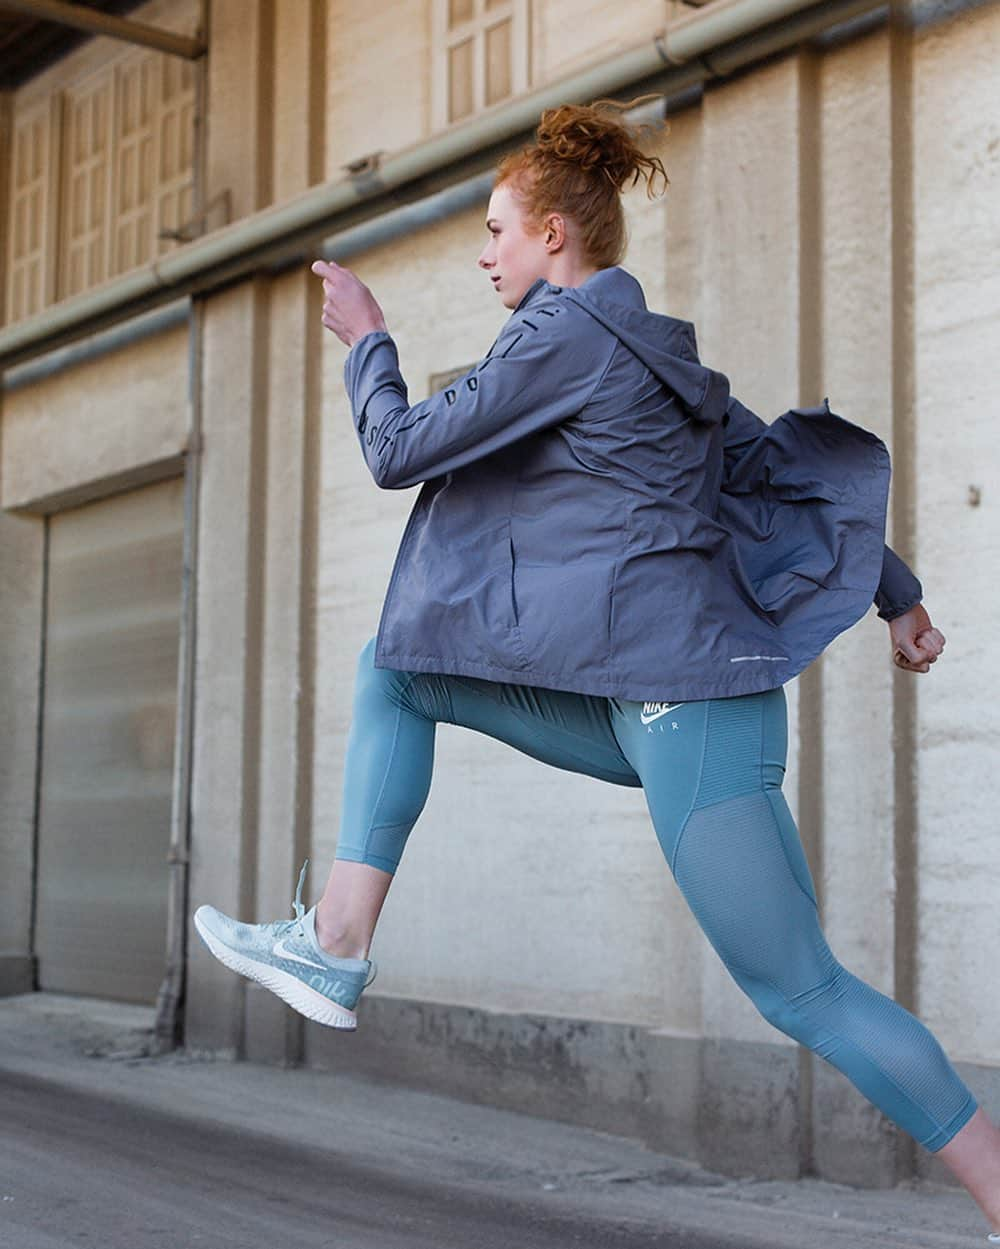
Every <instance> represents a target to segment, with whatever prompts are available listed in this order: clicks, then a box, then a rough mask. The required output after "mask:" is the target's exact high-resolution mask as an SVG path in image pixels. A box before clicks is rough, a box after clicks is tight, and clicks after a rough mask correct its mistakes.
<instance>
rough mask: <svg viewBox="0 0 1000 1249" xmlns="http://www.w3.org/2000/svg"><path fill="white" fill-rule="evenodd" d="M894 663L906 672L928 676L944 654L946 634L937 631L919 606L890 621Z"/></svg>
mask: <svg viewBox="0 0 1000 1249" xmlns="http://www.w3.org/2000/svg"><path fill="white" fill-rule="evenodd" d="M889 636H890V638H891V639H892V647H893V651H892V662H893V663H894V664H895V665H896V667H897V668H903V669H905V670H906V671H907V672H929V671H930V667H931V664H932V663H936V662H937V657H938V655H940V654H941V652H942V651H943V650H944V634H943V633H942V632H941V630H940V629H935V628H934V626H933V625H932V624H931V618H930V616H928V615H927V612H926V611H925V610H924V609H923V607H921V605H920V604H919V603H918V604H917V605H916V607H911V608H910V610H909V611H907V612H903V614H902V616H897V617H896V619H895V620H890V621H889Z"/></svg>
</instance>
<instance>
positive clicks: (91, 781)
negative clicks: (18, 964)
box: [35, 479, 183, 1003]
mask: <svg viewBox="0 0 1000 1249" xmlns="http://www.w3.org/2000/svg"><path fill="white" fill-rule="evenodd" d="M49 526H50V528H49V557H48V594H47V610H46V617H47V618H46V625H45V627H46V647H45V673H44V698H43V721H42V754H41V793H40V804H39V828H38V886H37V911H36V925H35V949H36V953H37V955H38V968H39V984H40V987H41V988H43V989H55V990H62V991H65V992H70V993H82V994H93V995H95V996H99V997H107V998H117V999H119V1000H122V1001H129V1002H145V1003H152V1002H154V1001H155V998H156V994H157V990H158V988H159V985H160V982H161V980H162V978H163V972H164V962H165V954H166V922H167V881H168V867H167V852H168V848H169V844H170V815H171V810H170V806H171V793H172V781H173V763H174V725H175V720H176V704H177V652H178V641H179V629H180V605H181V560H182V538H183V481H182V480H181V479H177V480H173V481H168V482H163V483H161V484H159V485H155V486H147V487H144V488H142V489H140V490H134V491H131V492H129V493H127V494H122V495H118V496H116V497H114V498H110V499H105V500H101V501H100V502H97V503H91V504H88V505H87V506H85V507H80V508H76V509H74V510H72V511H68V512H64V513H61V514H59V515H57V516H54V517H52V519H51V520H50V522H49Z"/></svg>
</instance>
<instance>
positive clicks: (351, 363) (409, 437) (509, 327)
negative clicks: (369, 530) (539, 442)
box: [344, 298, 613, 490]
mask: <svg viewBox="0 0 1000 1249" xmlns="http://www.w3.org/2000/svg"><path fill="white" fill-rule="evenodd" d="M586 330H587V327H586V326H585V325H582V324H581V322H580V321H579V320H578V319H577V317H576V315H575V314H574V312H573V310H572V309H571V308H570V307H569V306H567V305H566V304H565V303H564V302H562V301H559V300H557V299H554V298H549V299H548V300H545V301H543V302H541V303H538V302H535V303H533V304H531V305H530V306H529V307H528V308H526V309H525V311H524V312H523V313H515V314H513V315H512V316H511V317H510V319H509V320H508V321H507V323H506V324H505V326H504V328H503V330H502V331H501V332H500V335H499V337H498V338H497V340H496V342H495V343H494V344H493V346H492V347H491V348H490V350H489V352H488V353H487V355H486V357H485V358H484V359H483V360H481V361H480V362H479V364H477V365H476V366H475V367H474V368H472V369H470V370H469V372H468V373H466V374H465V375H464V376H463V377H460V378H458V379H457V380H456V381H454V382H452V383H451V385H450V386H448V387H447V388H446V389H444V390H441V391H438V392H437V394H434V395H431V396H430V398H428V399H424V400H423V401H422V402H420V403H415V404H413V405H412V406H410V405H409V404H408V402H407V388H406V383H405V382H404V381H403V378H402V376H401V375H400V372H399V357H398V354H397V351H396V344H395V343H394V342H393V340H392V338H391V337H390V335H389V334H388V333H387V332H385V331H384V330H374V331H372V332H371V333H370V334H366V335H365V336H364V337H363V338H361V339H359V340H358V341H357V342H356V343H355V344H354V346H353V347H352V348H351V350H350V352H349V353H348V356H347V360H346V362H345V365H344V381H345V385H346V387H347V393H348V395H349V397H350V400H351V409H352V412H353V415H354V423H355V427H356V429H357V433H358V438H359V440H360V443H361V450H362V452H363V453H364V456H365V460H366V461H367V463H368V467H369V469H370V471H371V474H372V476H373V477H374V479H375V482H376V484H378V485H379V486H382V487H383V488H385V489H389V490H402V489H405V488H406V487H407V486H412V485H415V484H416V483H417V482H421V481H426V480H427V479H428V478H431V477H438V476H441V475H442V474H444V473H448V472H451V471H452V470H453V469H457V468H462V467H463V466H464V465H466V464H470V463H472V462H473V461H474V460H478V459H481V458H482V457H483V456H487V455H490V454H491V453H492V452H494V451H498V450H500V449H501V448H502V447H505V446H508V445H509V444H510V443H513V442H516V441H517V440H518V439H520V438H524V437H526V436H528V435H529V434H534V433H537V432H538V431H539V430H542V429H544V428H546V427H547V426H550V425H556V424H558V423H559V422H561V421H564V420H566V419H567V418H568V417H571V416H574V415H575V414H576V413H577V412H579V411H580V410H581V409H582V408H583V407H584V406H585V405H586V404H587V402H588V400H589V399H590V397H591V395H592V394H593V392H594V391H595V389H596V388H597V385H598V383H599V381H600V379H601V376H602V375H603V373H604V368H605V366H606V364H607V363H608V362H609V361H610V358H611V354H612V351H613V344H612V343H611V340H610V336H607V337H605V336H604V335H602V349H601V352H602V353H603V354H604V355H605V356H606V359H601V358H595V350H594V349H595V341H596V340H595V336H594V334H593V332H592V331H591V332H590V333H588V332H586ZM604 342H607V346H603V343H604ZM599 354H600V353H599Z"/></svg>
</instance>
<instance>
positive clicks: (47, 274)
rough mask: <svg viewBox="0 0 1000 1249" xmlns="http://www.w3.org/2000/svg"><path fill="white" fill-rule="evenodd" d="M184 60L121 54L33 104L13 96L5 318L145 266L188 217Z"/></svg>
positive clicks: (190, 161)
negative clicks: (167, 232)
mask: <svg viewBox="0 0 1000 1249" xmlns="http://www.w3.org/2000/svg"><path fill="white" fill-rule="evenodd" d="M194 75H195V68H194V66H193V65H192V64H191V62H189V61H181V60H179V59H177V58H175V57H170V56H163V55H160V54H157V53H148V52H140V53H136V52H129V53H127V54H125V55H123V56H122V57H120V58H116V59H115V61H114V62H113V63H112V64H109V65H105V66H102V67H101V68H100V69H99V70H98V71H97V72H95V73H92V74H90V75H88V76H87V77H86V78H84V79H80V80H77V81H69V82H67V83H66V84H65V86H64V87H63V88H62V89H61V90H58V91H53V92H52V93H51V94H50V95H49V96H48V97H46V98H45V99H43V100H41V101H37V100H36V101H34V102H33V103H32V104H30V105H29V106H27V107H19V106H18V102H17V100H16V98H15V102H14V118H13V136H12V153H11V155H12V160H11V169H12V173H13V176H12V178H11V180H10V215H9V222H10V226H9V231H8V239H7V259H8V264H7V292H6V295H7V299H6V308H7V320H8V322H12V321H17V320H20V319H21V318H23V317H28V316H32V315H33V314H35V313H38V312H41V311H42V310H43V309H44V308H45V307H46V306H47V305H48V304H50V303H52V302H53V301H54V300H58V299H63V298H65V297H66V296H69V295H75V294H77V293H78V292H80V291H84V290H87V289H89V288H90V287H92V286H96V285H97V284H98V283H100V282H103V281H106V280H107V279H108V278H111V277H115V276H116V275H118V274H120V273H125V272H127V271H128V270H129V269H134V268H135V267H136V266H138V265H142V264H145V263H147V262H148V261H150V260H154V259H155V258H156V257H157V256H158V255H160V254H161V253H162V252H164V251H165V250H166V249H167V248H168V247H172V246H174V244H173V243H172V242H170V241H169V240H167V239H161V238H160V237H159V234H160V232H161V231H163V230H176V229H177V227H178V226H180V225H181V224H182V223H183V222H184V221H186V220H188V219H189V218H190V216H191V214H192V203H191V197H192V190H193V182H194V97H195V92H194V85H195V83H194Z"/></svg>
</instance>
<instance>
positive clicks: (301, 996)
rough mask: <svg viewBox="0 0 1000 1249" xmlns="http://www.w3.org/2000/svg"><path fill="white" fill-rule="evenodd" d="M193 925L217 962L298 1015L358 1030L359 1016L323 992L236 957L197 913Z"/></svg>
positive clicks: (239, 955)
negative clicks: (278, 998) (277, 998)
mask: <svg viewBox="0 0 1000 1249" xmlns="http://www.w3.org/2000/svg"><path fill="white" fill-rule="evenodd" d="M194 926H195V928H197V930H198V935H199V936H200V937H201V939H202V941H204V942H205V944H206V945H207V946H208V948H209V949H210V950H211V951H212V953H213V954H214V955H215V957H216V958H217V959H218V960H219V962H220V963H225V965H226V966H227V967H229V968H230V969H231V970H232V971H236V972H239V974H240V975H241V976H246V977H247V979H248V980H256V981H257V983H258V984H262V985H263V986H264V988H265V989H270V990H271V992H272V993H274V994H277V996H278V997H280V998H281V1000H282V1001H283V1002H286V1003H287V1004H288V1005H289V1006H291V1007H292V1008H293V1010H297V1011H298V1012H299V1014H300V1015H305V1017H306V1018H307V1019H311V1020H313V1022H314V1023H320V1024H323V1025H324V1026H325V1027H327V1028H342V1029H344V1031H346V1032H353V1031H354V1030H355V1029H356V1028H357V1026H358V1017H357V1015H356V1014H355V1012H354V1011H352V1010H348V1009H347V1007H346V1006H339V1005H338V1004H337V1003H336V1002H331V1001H330V999H329V998H327V997H324V996H323V994H322V993H317V992H316V990H315V989H310V988H309V986H308V985H307V984H303V983H302V981H301V980H298V979H296V977H295V976H290V975H289V974H288V972H285V971H280V970H279V969H278V968H277V967H272V966H270V964H268V963H258V962H255V961H254V959H252V958H246V957H244V956H243V955H242V954H237V953H236V952H235V951H233V950H231V949H230V948H229V947H228V946H227V945H223V944H222V942H221V941H220V940H219V939H218V938H217V937H216V936H214V935H213V934H212V933H211V932H209V930H208V929H207V928H206V927H205V926H204V924H203V923H202V922H201V920H200V919H199V918H198V913H197V911H196V912H195V915H194Z"/></svg>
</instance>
